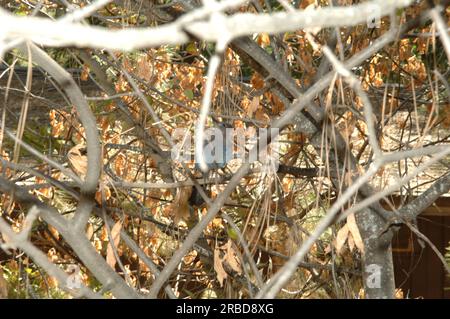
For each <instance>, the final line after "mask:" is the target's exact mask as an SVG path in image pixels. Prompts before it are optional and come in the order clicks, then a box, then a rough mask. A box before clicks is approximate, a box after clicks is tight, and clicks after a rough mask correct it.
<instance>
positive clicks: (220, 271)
mask: <svg viewBox="0 0 450 319" xmlns="http://www.w3.org/2000/svg"><path fill="white" fill-rule="evenodd" d="M220 253H221V249H220V248H219V247H218V246H216V248H215V249H214V270H215V271H216V274H217V280H218V281H219V284H220V287H223V282H224V280H225V279H226V278H227V277H228V275H227V273H226V272H225V269H224V268H223V264H222V258H220Z"/></svg>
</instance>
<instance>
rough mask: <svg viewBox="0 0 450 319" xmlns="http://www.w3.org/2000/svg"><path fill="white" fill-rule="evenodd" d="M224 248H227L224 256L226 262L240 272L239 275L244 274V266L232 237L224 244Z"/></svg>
mask: <svg viewBox="0 0 450 319" xmlns="http://www.w3.org/2000/svg"><path fill="white" fill-rule="evenodd" d="M222 248H225V250H226V253H225V256H224V259H223V260H224V262H226V263H227V265H228V266H229V267H230V268H231V269H232V270H233V271H235V272H236V273H238V274H239V275H241V274H242V267H241V263H240V261H239V258H238V256H237V254H236V250H235V248H234V247H233V242H232V241H231V239H228V242H227V243H226V244H225V245H223V246H222Z"/></svg>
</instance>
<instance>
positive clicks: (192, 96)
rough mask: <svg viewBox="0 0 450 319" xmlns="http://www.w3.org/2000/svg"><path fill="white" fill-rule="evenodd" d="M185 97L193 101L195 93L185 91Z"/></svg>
mask: <svg viewBox="0 0 450 319" xmlns="http://www.w3.org/2000/svg"><path fill="white" fill-rule="evenodd" d="M184 95H186V97H187V98H188V99H189V100H193V99H194V92H192V90H184Z"/></svg>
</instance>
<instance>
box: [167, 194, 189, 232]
mask: <svg viewBox="0 0 450 319" xmlns="http://www.w3.org/2000/svg"><path fill="white" fill-rule="evenodd" d="M191 194H192V186H187V187H179V188H177V193H176V195H175V199H174V200H173V203H172V205H171V209H170V213H171V215H172V216H173V219H174V222H175V223H176V224H178V222H179V221H180V220H181V219H183V220H185V221H186V220H188V219H189V216H190V213H189V198H190V197H191Z"/></svg>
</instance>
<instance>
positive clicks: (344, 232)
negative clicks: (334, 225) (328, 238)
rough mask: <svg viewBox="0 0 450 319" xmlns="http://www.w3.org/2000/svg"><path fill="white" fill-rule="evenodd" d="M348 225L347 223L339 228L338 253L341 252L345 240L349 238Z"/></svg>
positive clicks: (337, 237)
mask: <svg viewBox="0 0 450 319" xmlns="http://www.w3.org/2000/svg"><path fill="white" fill-rule="evenodd" d="M348 233H349V231H348V226H347V224H345V225H344V227H342V228H341V229H339V231H338V233H337V235H336V253H337V254H340V253H341V250H342V247H344V244H345V242H346V241H347V238H348Z"/></svg>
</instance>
